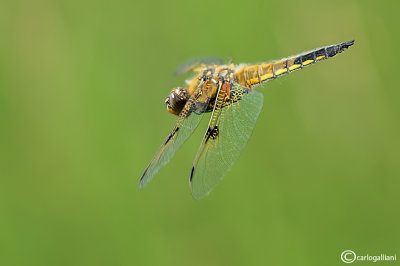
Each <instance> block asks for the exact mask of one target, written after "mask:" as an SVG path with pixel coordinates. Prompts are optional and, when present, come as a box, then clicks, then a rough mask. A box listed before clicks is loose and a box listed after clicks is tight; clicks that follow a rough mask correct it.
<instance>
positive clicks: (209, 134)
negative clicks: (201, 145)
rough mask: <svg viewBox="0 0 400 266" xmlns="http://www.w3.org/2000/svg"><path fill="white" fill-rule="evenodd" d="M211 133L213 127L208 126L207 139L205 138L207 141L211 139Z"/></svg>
mask: <svg viewBox="0 0 400 266" xmlns="http://www.w3.org/2000/svg"><path fill="white" fill-rule="evenodd" d="M211 133H212V128H211V127H208V128H207V132H206V140H205V143H207V141H208V140H209V139H210V137H211Z"/></svg>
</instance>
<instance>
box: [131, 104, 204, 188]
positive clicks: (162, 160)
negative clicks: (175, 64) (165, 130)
mask: <svg viewBox="0 0 400 266" xmlns="http://www.w3.org/2000/svg"><path fill="white" fill-rule="evenodd" d="M196 99H197V98H196V96H192V97H191V98H190V99H189V100H188V102H187V103H186V105H185V107H184V108H183V110H182V112H181V113H180V115H179V117H178V120H177V122H176V123H175V126H174V128H173V129H172V131H171V133H170V134H169V135H168V136H167V138H166V139H165V141H164V143H163V144H162V145H161V147H160V149H159V150H158V152H157V153H156V155H154V157H153V159H152V160H151V162H150V163H149V165H148V166H147V168H146V169H145V170H144V172H143V174H142V176H141V178H140V182H139V187H140V188H143V187H144V186H146V185H147V183H149V182H150V180H151V179H152V178H153V176H154V175H155V174H157V172H158V171H159V170H160V169H161V168H162V167H163V166H164V165H166V164H167V163H168V162H169V161H170V160H171V158H172V157H173V156H174V154H175V152H176V151H177V150H178V149H179V148H180V147H181V146H182V144H183V143H184V142H185V141H186V140H187V139H188V138H189V137H190V135H192V133H193V131H194V130H195V129H196V127H197V126H198V124H199V122H200V120H201V118H202V117H203V114H204V111H199V110H196V109H195V107H196Z"/></svg>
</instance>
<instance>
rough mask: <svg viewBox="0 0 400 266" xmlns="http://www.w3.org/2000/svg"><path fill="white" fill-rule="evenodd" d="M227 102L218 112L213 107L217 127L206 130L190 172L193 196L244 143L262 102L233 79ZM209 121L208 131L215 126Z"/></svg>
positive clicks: (209, 185) (208, 186)
mask: <svg viewBox="0 0 400 266" xmlns="http://www.w3.org/2000/svg"><path fill="white" fill-rule="evenodd" d="M230 95H231V100H230V102H228V103H226V104H224V106H223V107H222V109H221V110H220V111H219V112H218V110H217V109H216V108H214V111H213V114H212V117H211V120H210V124H211V123H212V121H213V119H214V121H215V122H214V123H215V126H216V128H217V131H215V129H214V131H215V132H213V133H214V134H211V137H210V134H209V133H206V135H205V137H204V139H203V142H202V144H201V146H200V148H199V150H198V152H197V155H196V159H195V161H194V163H193V167H192V170H191V173H190V187H191V191H192V195H193V197H194V198H195V199H198V200H199V199H202V198H203V197H204V196H206V195H208V194H209V193H210V191H211V190H212V189H213V188H214V187H215V186H216V185H217V183H218V182H219V181H221V179H222V178H223V177H224V175H225V174H226V173H227V172H228V171H229V170H230V168H231V167H232V165H233V164H234V163H235V161H236V160H237V159H238V158H239V156H240V154H241V152H242V151H243V149H244V147H245V146H246V144H247V142H248V140H249V138H250V136H251V133H252V131H253V128H254V126H255V123H256V121H257V118H258V115H259V114H260V111H261V108H262V105H263V95H262V94H261V93H260V92H258V91H256V90H251V89H248V88H245V87H243V86H242V85H240V84H238V83H234V84H233V86H232V89H231V92H230ZM215 126H213V125H211V128H210V127H209V129H208V131H207V132H209V131H210V130H212V129H213V127H214V128H215Z"/></svg>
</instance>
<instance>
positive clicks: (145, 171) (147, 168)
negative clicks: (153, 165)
mask: <svg viewBox="0 0 400 266" xmlns="http://www.w3.org/2000/svg"><path fill="white" fill-rule="evenodd" d="M147 170H149V167H146V169H145V170H144V172H143V174H142V176H141V177H140V181H139V182H142V180H143V177H144V176H145V175H146V173H147Z"/></svg>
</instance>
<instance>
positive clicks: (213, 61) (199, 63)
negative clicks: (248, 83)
mask: <svg viewBox="0 0 400 266" xmlns="http://www.w3.org/2000/svg"><path fill="white" fill-rule="evenodd" d="M223 63H224V60H222V59H221V58H219V57H204V58H193V59H190V60H188V61H186V62H183V63H182V64H181V65H180V66H179V67H178V68H177V69H176V70H175V73H174V74H175V75H181V74H186V73H189V72H197V71H200V70H202V69H203V68H205V67H207V66H211V65H222V64H223Z"/></svg>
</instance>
